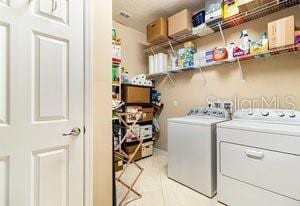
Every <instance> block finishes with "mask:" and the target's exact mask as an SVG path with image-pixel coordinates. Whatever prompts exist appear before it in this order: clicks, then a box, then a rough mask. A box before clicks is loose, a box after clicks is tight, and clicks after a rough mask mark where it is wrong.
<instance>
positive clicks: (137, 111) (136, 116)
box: [125, 106, 143, 123]
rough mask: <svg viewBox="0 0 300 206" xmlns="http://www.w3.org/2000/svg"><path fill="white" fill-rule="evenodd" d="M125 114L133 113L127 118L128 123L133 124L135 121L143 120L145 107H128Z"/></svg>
mask: <svg viewBox="0 0 300 206" xmlns="http://www.w3.org/2000/svg"><path fill="white" fill-rule="evenodd" d="M125 112H128V113H132V114H130V115H127V116H126V122H128V123H131V122H134V121H135V120H138V121H140V120H142V118H143V107H140V106H127V107H126V108H125Z"/></svg>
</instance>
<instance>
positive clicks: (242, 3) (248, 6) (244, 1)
mask: <svg viewBox="0 0 300 206" xmlns="http://www.w3.org/2000/svg"><path fill="white" fill-rule="evenodd" d="M272 1H273V0H238V2H237V6H238V8H239V11H240V12H246V11H250V10H252V9H254V8H257V7H259V6H261V5H264V4H267V3H270V2H272Z"/></svg>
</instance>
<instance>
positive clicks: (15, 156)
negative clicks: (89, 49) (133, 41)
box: [0, 0, 84, 206]
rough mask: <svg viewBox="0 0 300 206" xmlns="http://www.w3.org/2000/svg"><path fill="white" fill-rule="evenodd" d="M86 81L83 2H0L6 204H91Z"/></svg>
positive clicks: (0, 128)
mask: <svg viewBox="0 0 300 206" xmlns="http://www.w3.org/2000/svg"><path fill="white" fill-rule="evenodd" d="M83 77H84V75H83V0H0V206H82V205H83V133H82V132H81V133H80V134H78V131H74V132H73V133H72V135H67V136H63V135H62V134H63V133H70V131H71V130H72V128H79V129H80V130H81V131H82V130H83V83H84V82H83V79H84V78H83ZM76 133H77V134H76ZM76 135H77V136H76Z"/></svg>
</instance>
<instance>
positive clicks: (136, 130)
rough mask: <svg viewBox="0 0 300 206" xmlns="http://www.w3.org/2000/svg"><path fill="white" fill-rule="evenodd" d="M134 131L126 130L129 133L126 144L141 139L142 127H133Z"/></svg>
mask: <svg viewBox="0 0 300 206" xmlns="http://www.w3.org/2000/svg"><path fill="white" fill-rule="evenodd" d="M133 131H134V133H133V132H132V131H130V129H126V133H127V132H128V137H127V138H126V142H134V141H137V140H139V139H140V125H138V124H137V125H135V126H134V127H133Z"/></svg>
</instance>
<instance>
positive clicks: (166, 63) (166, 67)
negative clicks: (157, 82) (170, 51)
mask: <svg viewBox="0 0 300 206" xmlns="http://www.w3.org/2000/svg"><path fill="white" fill-rule="evenodd" d="M163 67H164V68H163V71H164V72H166V71H168V55H167V54H164V66H163Z"/></svg>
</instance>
